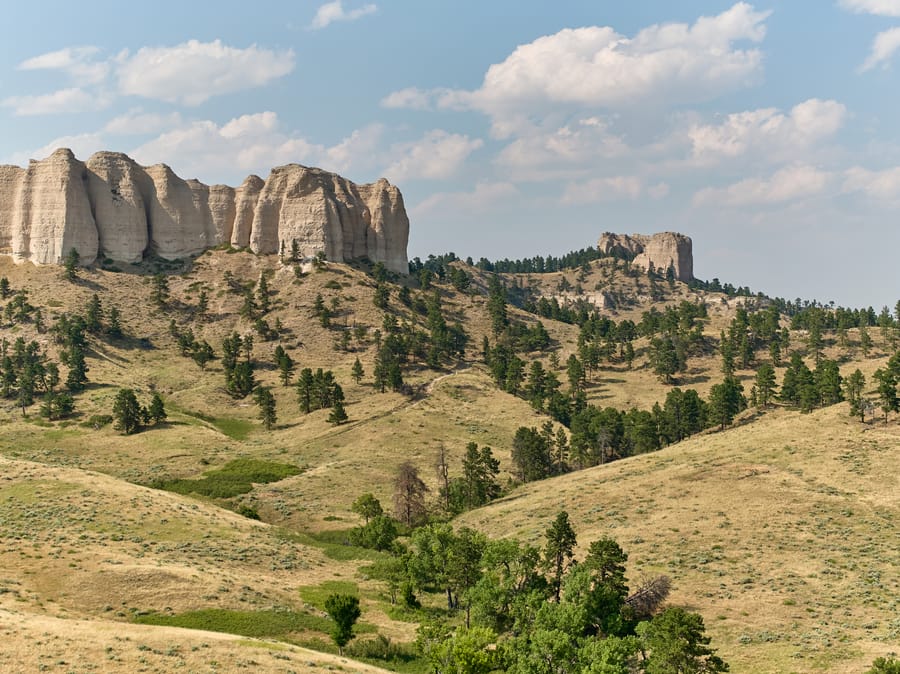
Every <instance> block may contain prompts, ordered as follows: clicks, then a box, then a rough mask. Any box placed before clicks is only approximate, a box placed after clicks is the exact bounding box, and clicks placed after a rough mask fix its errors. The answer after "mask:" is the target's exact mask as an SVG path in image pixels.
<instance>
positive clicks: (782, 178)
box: [693, 164, 832, 207]
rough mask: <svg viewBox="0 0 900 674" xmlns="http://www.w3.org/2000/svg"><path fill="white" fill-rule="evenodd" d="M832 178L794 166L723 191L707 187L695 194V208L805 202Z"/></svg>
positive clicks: (797, 165) (819, 191) (824, 172)
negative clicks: (799, 200) (804, 200)
mask: <svg viewBox="0 0 900 674" xmlns="http://www.w3.org/2000/svg"><path fill="white" fill-rule="evenodd" d="M831 178H832V175H831V174H830V173H828V172H826V171H820V170H819V169H817V168H815V167H813V166H808V165H805V164H795V165H792V166H787V167H785V168H782V169H779V170H778V171H776V172H775V173H774V174H773V175H772V176H771V177H770V178H747V179H745V180H741V181H739V182H736V183H733V184H731V185H728V186H727V187H723V188H715V187H707V188H704V189H702V190H700V191H698V192H697V193H696V194H694V200H693V201H694V205H695V206H706V205H712V206H731V207H742V206H765V205H773V204H780V203H785V202H788V201H795V200H798V199H806V198H809V197H813V196H816V195H818V194H821V193H822V192H823V191H824V190H825V188H826V187H827V185H828V183H829V181H830V180H831Z"/></svg>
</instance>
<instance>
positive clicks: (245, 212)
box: [0, 149, 409, 274]
mask: <svg viewBox="0 0 900 674" xmlns="http://www.w3.org/2000/svg"><path fill="white" fill-rule="evenodd" d="M408 239H409V219H408V218H407V215H406V209H405V207H404V205H403V197H402V196H401V194H400V191H399V190H398V189H397V188H396V187H394V186H393V185H391V184H390V183H388V181H387V180H384V179H382V180H379V181H378V182H375V183H372V184H368V185H357V184H355V183H352V182H350V181H349V180H347V179H346V178H342V177H341V176H339V175H336V174H334V173H329V172H328V171H323V170H321V169H316V168H308V167H305V166H300V165H299V164H289V165H287V166H279V167H277V168H274V169H272V172H271V173H270V175H269V177H268V179H267V180H265V181H264V180H262V179H261V178H259V177H257V176H250V177H248V178H247V179H246V180H245V181H244V183H243V184H242V185H241V186H240V187H238V188H237V189H233V188H231V187H228V186H226V185H213V186H211V187H210V186H207V185H204V184H203V183H201V182H198V181H197V180H183V179H181V178H179V177H178V176H177V175H175V173H174V172H173V171H172V169H170V168H169V167H168V166H166V165H165V164H157V165H155V166H150V167H146V168H145V167H142V166H140V165H138V164H137V163H136V162H135V161H134V160H132V159H131V158H130V157H128V156H126V155H124V154H121V153H116V152H98V153H97V154H95V155H93V156H92V157H91V158H90V159H88V161H87V162H81V161H79V160H78V159H76V158H75V156H74V155H73V154H72V152H71V151H70V150H67V149H60V150H57V151H56V152H54V153H53V154H52V155H50V157H48V158H47V159H44V160H41V161H34V160H32V161H31V163H30V164H29V166H28V168H26V169H23V168H19V167H17V166H0V254H7V255H12V257H13V258H14V259H15V260H17V261H24V260H30V261H32V262H34V263H36V264H55V263H60V262H61V261H62V260H63V258H64V257H65V255H66V253H67V252H68V251H69V250H70V249H72V248H75V249H76V250H77V251H78V253H79V255H80V257H81V260H82V262H83V263H84V264H90V263H91V262H93V261H94V260H95V259H96V258H97V257H98V256H101V255H102V256H105V257H108V258H110V259H112V260H118V261H122V262H138V261H140V260H141V259H142V258H143V256H144V255H146V254H147V253H155V254H156V255H159V256H160V257H163V258H167V259H176V258H182V257H187V256H189V255H193V254H196V253H200V252H202V251H204V250H206V249H207V248H211V247H213V246H217V245H219V244H222V243H229V244H231V245H233V246H237V247H249V248H250V249H251V250H253V251H254V252H256V253H278V252H279V251H280V249H281V247H282V245H283V246H284V247H285V249H287V250H290V248H291V245H292V242H293V241H296V242H297V245H298V247H299V250H300V253H301V255H303V256H304V257H312V256H313V255H315V254H316V253H318V252H319V251H323V252H324V253H325V255H326V257H327V259H329V260H333V261H336V262H342V261H344V260H349V259H353V258H361V257H367V258H369V259H370V260H372V261H373V262H382V263H384V265H385V267H387V268H388V269H390V270H391V271H394V272H397V273H400V274H406V273H408V271H409V269H408V262H407V257H406V246H407V241H408Z"/></svg>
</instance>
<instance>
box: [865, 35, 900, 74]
mask: <svg viewBox="0 0 900 674" xmlns="http://www.w3.org/2000/svg"><path fill="white" fill-rule="evenodd" d="M897 49H900V28H889V29H888V30H885V31H882V32H880V33H878V35H876V36H875V39H874V40H873V41H872V49H871V51H870V53H869V57H868V58H867V59H866V60H865V62H864V63H863V64H862V65H861V66H860V68H859V69H860V71H861V72H865V71H867V70H871V69H872V68H874V67H875V66H877V65H882V66H883V67H885V68H886V67H887V66H888V64H889V61H890V59H891V57H892V56H893V55H894V52H895V51H897Z"/></svg>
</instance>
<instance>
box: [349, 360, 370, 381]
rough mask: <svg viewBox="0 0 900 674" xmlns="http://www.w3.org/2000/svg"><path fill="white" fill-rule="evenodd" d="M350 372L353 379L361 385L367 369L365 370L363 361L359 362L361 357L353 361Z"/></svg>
mask: <svg viewBox="0 0 900 674" xmlns="http://www.w3.org/2000/svg"><path fill="white" fill-rule="evenodd" d="M350 374H351V375H353V381H355V382H356V383H357V385H359V382H361V381H362V378H363V377H364V376H365V374H366V373H365V371H364V370H363V366H362V363H361V362H359V358H358V357H357V359H356V360H355V361H353V367H352V368H351V370H350Z"/></svg>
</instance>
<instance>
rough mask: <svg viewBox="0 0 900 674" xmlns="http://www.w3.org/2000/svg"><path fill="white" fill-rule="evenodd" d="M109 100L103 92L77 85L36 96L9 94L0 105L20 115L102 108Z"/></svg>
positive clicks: (52, 113)
mask: <svg viewBox="0 0 900 674" xmlns="http://www.w3.org/2000/svg"><path fill="white" fill-rule="evenodd" d="M110 102H111V100H110V98H109V97H108V96H106V95H103V94H96V93H89V92H87V91H85V90H84V89H81V88H78V87H71V88H68V89H59V90H58V91H54V92H52V93H49V94H39V95H36V96H9V97H8V98H4V99H3V101H2V102H0V105H3V107H5V108H11V109H12V111H13V114H15V115H18V116H20V117H26V116H32V115H56V114H61V113H68V114H71V113H75V112H86V111H90V110H102V109H103V108H105V107H107V106H108V105H109V104H110Z"/></svg>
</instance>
